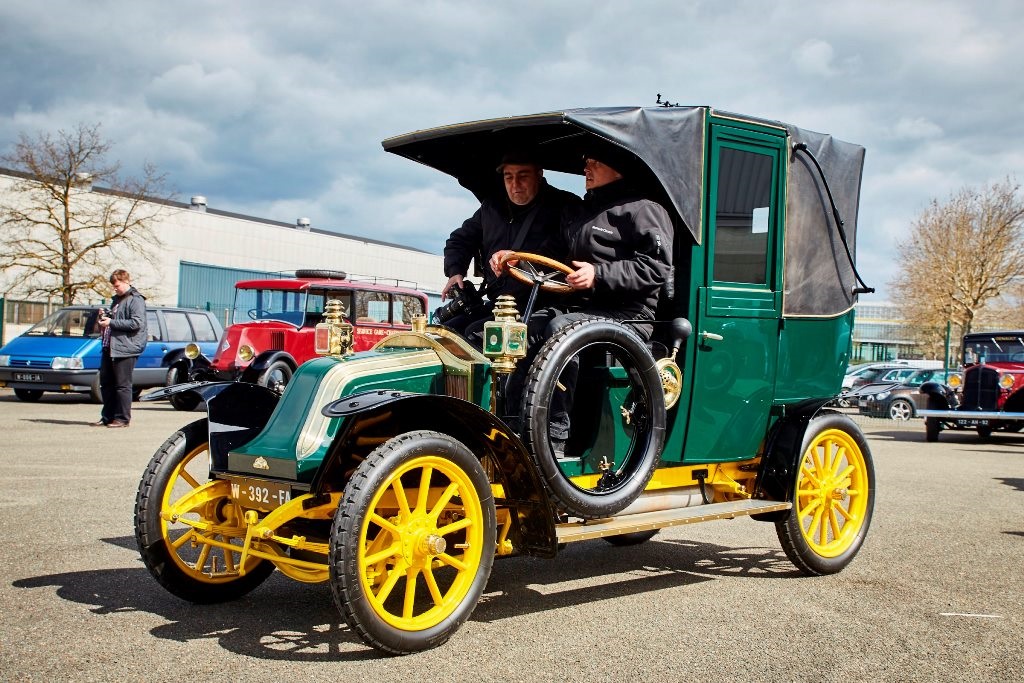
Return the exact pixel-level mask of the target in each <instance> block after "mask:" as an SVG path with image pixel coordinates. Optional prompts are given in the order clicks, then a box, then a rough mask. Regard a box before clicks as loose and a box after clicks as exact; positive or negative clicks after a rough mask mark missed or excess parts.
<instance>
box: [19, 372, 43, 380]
mask: <svg viewBox="0 0 1024 683" xmlns="http://www.w3.org/2000/svg"><path fill="white" fill-rule="evenodd" d="M14 381H15V382H42V381H43V376H42V375H40V374H37V373H35V372H16V373H14Z"/></svg>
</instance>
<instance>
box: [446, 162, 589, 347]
mask: <svg viewBox="0 0 1024 683" xmlns="http://www.w3.org/2000/svg"><path fill="white" fill-rule="evenodd" d="M496 170H497V171H498V173H501V175H502V182H503V183H504V190H505V191H504V192H499V193H498V196H496V197H493V198H491V199H486V200H484V201H483V202H482V203H481V204H480V208H479V209H477V211H476V213H474V214H473V215H472V216H470V217H469V218H468V219H466V221H465V222H464V223H463V224H462V226H461V227H459V228H456V229H455V230H454V231H452V233H451V236H450V237H449V238H448V241H447V242H445V245H444V274H445V275H447V276H448V282H447V283H446V284H445V286H444V288H443V289H442V290H441V300H442V301H444V300H445V299H447V298H449V297H450V296H451V291H452V288H453V287H462V286H463V285H464V279H465V277H466V275H467V273H468V271H469V264H470V261H471V260H473V259H474V258H478V259H480V260H479V261H478V262H477V263H478V264H480V265H482V264H483V262H484V260H486V259H489V258H490V257H491V255H492V254H494V253H495V252H499V251H501V250H506V249H507V250H512V251H527V252H532V253H540V254H545V255H546V251H545V249H546V248H545V247H544V246H543V245H544V244H545V243H550V242H552V240H553V239H554V238H556V237H557V234H558V231H559V229H560V227H561V225H562V224H563V223H564V222H567V221H568V220H569V219H570V218H571V217H572V216H574V215H575V213H576V211H577V210H578V208H579V206H580V198H579V197H577V196H576V195H574V194H572V193H571V192H566V191H565V190H560V189H558V188H556V187H552V186H551V185H548V182H547V180H545V179H544V171H543V169H542V168H541V167H540V165H539V163H538V162H537V160H536V158H535V156H534V155H533V153H532V152H531V151H529V150H519V151H514V152H509V153H508V154H506V155H505V156H504V157H503V158H502V160H501V163H500V164H499V165H498V168H497V169H496ZM483 275H484V292H485V293H486V294H487V298H488V299H489V301H488V302H487V303H486V305H485V306H484V308H483V309H481V310H477V311H474V312H473V314H472V315H469V316H467V315H458V316H455V317H454V318H451V319H450V320H449V321H447V322H446V323H445V325H446V326H447V327H450V328H451V329H453V330H455V331H457V332H459V333H463V334H465V333H467V332H472V331H473V330H474V329H476V328H479V329H480V330H482V329H483V325H482V323H481V322H480V321H482V320H486V319H489V318H490V317H491V311H492V310H493V308H494V302H495V301H496V300H497V298H498V296H499V295H501V294H511V295H512V296H514V297H515V298H516V302H517V304H518V305H519V308H520V310H522V308H523V307H524V306H525V304H526V299H527V296H528V295H529V291H530V290H529V287H527V286H526V285H523V284H522V283H520V282H518V281H517V280H515V279H514V278H512V277H511V276H508V275H505V274H503V273H501V272H500V271H497V272H494V271H491V270H490V269H484V272H483ZM475 323H477V324H475Z"/></svg>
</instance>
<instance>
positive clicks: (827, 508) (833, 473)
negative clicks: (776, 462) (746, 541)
mask: <svg viewBox="0 0 1024 683" xmlns="http://www.w3.org/2000/svg"><path fill="white" fill-rule="evenodd" d="M874 498H875V472H874V465H873V463H872V461H871V451H870V450H869V449H868V445H867V442H866V441H865V439H864V435H863V434H862V433H861V432H860V430H859V429H858V428H857V426H856V425H855V424H854V423H853V422H852V421H851V420H850V419H849V418H847V417H845V416H842V415H836V414H832V413H829V414H824V415H822V416H820V417H818V418H815V419H813V420H811V422H810V424H809V425H808V426H807V432H806V433H805V435H804V440H803V450H802V455H801V456H800V458H799V459H798V462H797V472H796V481H795V489H794V492H793V509H792V510H791V512H790V514H789V516H788V517H787V518H786V519H785V520H782V521H780V522H778V523H777V524H776V527H777V529H778V531H779V539H780V541H781V542H782V547H783V549H784V550H785V551H786V555H787V556H788V557H789V559H790V560H792V561H793V563H794V564H795V565H796V566H797V567H798V568H799V569H800V570H801V571H803V572H804V573H806V574H832V573H835V572H838V571H840V570H841V569H843V567H845V566H846V565H847V564H849V563H850V561H851V560H853V558H854V556H855V555H856V554H857V552H858V551H859V550H860V546H861V544H862V543H863V542H864V537H865V536H866V535H867V530H868V526H869V525H870V524H871V513H872V510H873V508H874Z"/></svg>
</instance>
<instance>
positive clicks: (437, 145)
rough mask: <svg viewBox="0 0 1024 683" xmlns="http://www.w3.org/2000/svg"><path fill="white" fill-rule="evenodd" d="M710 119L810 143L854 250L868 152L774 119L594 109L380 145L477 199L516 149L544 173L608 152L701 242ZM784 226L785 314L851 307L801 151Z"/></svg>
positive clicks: (826, 210) (847, 278)
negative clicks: (586, 155)
mask: <svg viewBox="0 0 1024 683" xmlns="http://www.w3.org/2000/svg"><path fill="white" fill-rule="evenodd" d="M712 114H714V115H717V116H722V117H725V118H728V119H734V120H741V121H748V122H752V123H757V124H760V125H767V126H771V127H773V128H777V129H779V130H785V131H786V132H787V134H788V135H789V142H790V144H791V147H790V149H791V150H792V149H793V146H795V145H797V144H802V145H805V146H806V148H807V150H808V151H810V153H811V154H813V155H814V157H815V158H816V159H817V161H818V162H819V163H820V165H821V167H822V171H823V173H824V175H825V178H826V179H827V181H828V184H829V188H830V190H831V193H832V196H833V199H834V200H835V204H836V207H837V209H838V212H839V215H840V216H841V217H842V218H843V221H844V226H843V227H844V230H845V237H846V240H847V244H848V246H849V248H850V250H851V252H852V251H853V249H854V247H855V243H856V234H857V209H858V203H859V200H860V183H861V172H862V169H863V163H864V149H863V148H862V147H859V146H857V145H852V144H850V143H846V142H842V141H840V140H837V139H835V138H833V137H832V136H830V135H823V134H821V133H814V132H812V131H806V130H802V129H800V128H798V127H796V126H793V125H789V124H784V123H780V122H777V121H769V120H764V119H759V118H754V117H750V116H743V115H737V114H731V113H723V112H718V111H714V110H712V109H711V108H710V107H705V106H696V107H647V108H645V107H594V108H583V109H566V110H563V111H554V112H547V113H542V114H532V115H527V116H511V117H505V118H497V119H488V120H484V121H472V122H469V123H461V124H455V125H451V126H442V127H439V128H431V129H428V130H421V131H416V132H413V133H407V134H405V135H399V136H396V137H393V138H388V139H387V140H384V142H383V143H382V144H383V146H384V149H385V150H387V151H388V152H392V153H395V154H398V155H400V156H404V157H406V158H408V159H412V160H414V161H418V162H420V163H422V164H425V165H427V166H430V167H431V168H435V169H437V170H439V171H442V172H444V173H447V174H449V175H451V176H453V177H455V178H456V179H457V180H458V181H459V183H460V184H462V185H463V186H464V187H466V188H467V189H469V190H470V191H472V192H473V193H474V194H475V195H476V196H477V197H478V198H480V199H483V198H484V197H485V196H487V195H489V194H490V193H492V192H497V191H500V187H501V185H500V178H499V177H498V174H497V173H496V172H495V167H496V166H497V164H498V162H499V161H500V159H501V157H502V155H503V154H505V153H506V152H507V151H509V150H511V149H520V148H531V149H532V150H533V151H534V152H535V153H536V154H537V156H538V161H539V162H540V163H541V165H542V166H543V167H544V168H546V169H550V170H553V171H562V172H566V173H576V174H580V173H582V171H583V161H582V156H583V154H584V152H586V151H588V150H594V149H595V148H599V147H605V148H606V149H610V150H612V152H613V153H617V154H618V156H619V158H622V159H626V160H628V161H627V162H625V163H626V166H627V167H626V168H625V169H619V170H623V171H624V174H625V175H626V176H627V177H629V178H630V180H631V181H632V182H634V183H636V184H638V185H640V186H641V187H642V188H644V189H645V190H647V191H648V192H649V193H650V195H651V196H652V197H653V198H655V199H657V200H659V201H661V203H663V204H664V205H665V207H666V208H668V209H669V210H670V211H671V213H672V214H673V218H674V220H675V221H676V223H677V225H676V231H677V235H679V234H681V233H680V227H681V226H685V228H686V230H687V231H688V232H689V234H690V235H691V236H692V237H693V239H694V241H695V242H696V243H698V244H700V243H702V242H703V239H702V234H701V231H702V225H703V223H704V221H703V212H704V207H703V202H704V197H705V186H704V163H705V159H704V156H705V155H704V149H705V144H706V139H705V138H706V131H707V122H708V117H709V116H711V115H712ZM624 151H625V154H624V153H623V152H624ZM785 227H786V236H785V295H784V302H785V303H784V309H785V313H786V314H788V315H814V316H817V315H835V314H838V313H841V312H842V311H844V310H848V309H849V308H850V307H851V306H852V305H853V303H854V301H856V294H855V293H854V291H853V290H854V288H855V287H856V279H855V277H854V273H853V268H852V267H851V265H850V263H849V261H848V259H847V257H846V254H845V251H844V246H843V244H842V240H841V239H840V236H839V232H838V230H837V226H836V225H835V221H834V219H833V213H832V208H831V203H830V202H829V199H828V196H827V192H826V190H825V189H824V186H823V184H822V182H821V178H820V177H819V175H818V173H817V170H816V169H815V168H814V167H813V165H812V163H811V162H810V161H809V160H808V158H807V155H805V154H796V153H791V154H790V156H789V168H788V173H787V187H786V221H785ZM682 234H685V233H682Z"/></svg>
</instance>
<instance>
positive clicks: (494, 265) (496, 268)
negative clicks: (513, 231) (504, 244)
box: [487, 249, 519, 277]
mask: <svg viewBox="0 0 1024 683" xmlns="http://www.w3.org/2000/svg"><path fill="white" fill-rule="evenodd" d="M511 253H512V250H511V249H499V250H498V251H496V252H494V253H493V254H491V260H490V261H488V262H487V264H488V265H489V266H490V267H491V271H492V272H493V273H494V274H495V275H497V276H498V277H501V276H502V275H504V274H505V271H504V270H503V269H502V267H501V259H502V258H504V256H505V254H511ZM517 263H519V261H518V260H512V261H509V262H508V264H509V265H510V266H514V265H515V264H517Z"/></svg>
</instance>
